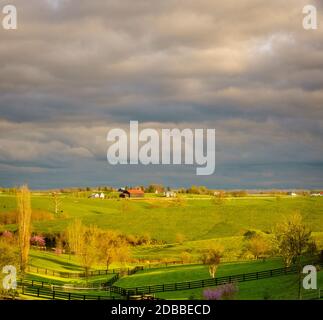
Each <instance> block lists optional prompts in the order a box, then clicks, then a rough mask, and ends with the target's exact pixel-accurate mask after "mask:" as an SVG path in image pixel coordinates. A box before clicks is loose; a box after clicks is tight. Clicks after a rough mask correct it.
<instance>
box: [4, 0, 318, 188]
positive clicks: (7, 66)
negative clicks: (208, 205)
mask: <svg viewBox="0 0 323 320" xmlns="http://www.w3.org/2000/svg"><path fill="white" fill-rule="evenodd" d="M11 2H12V4H15V5H16V6H17V9H18V14H19V16H18V22H19V26H18V28H19V29H18V30H17V31H14V32H11V31H10V32H7V31H4V30H2V29H0V38H1V41H0V165H1V168H2V169H1V168H0V178H1V177H2V179H1V181H3V183H2V184H5V185H10V184H12V183H17V182H16V181H18V180H19V178H17V176H21V177H22V178H24V177H26V180H28V181H30V183H32V184H33V185H34V186H36V187H37V186H39V185H41V186H43V187H44V186H45V185H46V180H47V181H48V185H50V184H51V185H53V184H55V183H56V184H58V185H60V184H64V185H66V184H68V185H73V184H80V183H81V182H82V179H86V181H88V182H89V183H88V184H97V183H98V180H100V172H101V171H102V172H109V175H114V176H115V178H114V181H115V183H116V184H118V183H119V182H120V183H121V181H124V183H125V184H126V181H127V179H130V178H129V172H131V175H132V178H131V179H132V180H133V181H134V183H135V180H136V179H137V180H142V181H147V182H149V181H150V180H151V179H153V178H151V174H152V172H153V173H154V175H153V177H155V179H156V180H158V179H162V180H166V182H169V184H177V185H180V184H181V183H183V184H190V183H196V181H200V182H201V183H205V184H208V185H209V186H212V185H215V184H217V183H218V184H219V185H223V186H239V185H240V186H248V187H250V186H252V185H253V186H255V187H260V186H271V185H275V186H279V184H282V185H293V184H295V185H296V184H297V185H298V186H301V185H302V184H303V186H304V187H306V186H317V185H318V184H319V183H318V177H321V175H320V172H321V171H322V170H321V169H322V163H323V158H322V151H321V150H322V149H323V148H322V147H323V143H322V130H323V129H322V121H323V111H322V110H323V109H322V101H323V76H322V75H323V72H322V71H323V40H322V39H323V29H322V27H321V25H320V27H319V29H318V30H315V31H305V30H303V28H302V23H301V22H302V17H303V16H302V7H303V6H304V5H305V4H307V1H305V0H287V1H284V2H283V3H282V2H281V1H278V0H274V1H270V2H268V1H260V0H242V1H239V2H238V3H237V1H233V0H229V1H225V2H220V1H211V0H201V1H193V0H188V1H175V0H166V1H145V0H139V1H136V2H135V3H134V2H133V1H130V0H129V1H126V0H125V1H116V0H109V1H96V0H94V1H83V0H81V1H73V0H48V1H40V0H30V1H28V3H27V2H26V1H22V0H12V1H11ZM314 2H315V4H316V5H317V8H318V10H319V14H320V16H319V17H321V16H322V12H323V11H322V10H323V6H322V3H321V2H320V1H314ZM129 120H139V121H141V122H142V123H144V124H145V125H146V126H147V125H151V126H152V127H156V128H163V127H164V128H167V127H174V126H177V127H190V128H194V127H197V128H201V127H205V128H206V127H208V128H215V129H216V130H217V146H216V147H217V149H216V150H217V161H218V168H219V171H218V172H219V173H217V175H216V176H215V177H210V178H204V179H201V178H197V177H196V176H195V174H194V170H189V169H188V168H181V169H179V170H178V169H176V170H175V171H174V170H173V169H169V174H167V169H163V168H162V167H159V169H158V168H157V169H156V168H154V169H153V170H151V169H149V168H146V167H145V168H143V167H142V168H138V170H137V173H136V174H135V173H133V171H131V169H128V170H129V172H128V174H126V172H127V170H124V168H119V169H120V170H119V169H118V170H115V168H113V170H111V168H110V169H109V168H108V169H106V167H107V163H106V161H104V159H105V152H106V146H107V145H106V141H105V136H106V133H107V130H108V128H111V127H124V126H127V123H128V121H129ZM251 166H252V167H251ZM308 166H309V167H308ZM93 168H95V169H93ZM243 168H244V169H243ZM284 168H285V169H284ZM306 168H309V169H308V170H307V169H306ZM53 170H54V171H55V170H58V171H59V172H61V175H60V174H59V173H58V174H56V173H55V175H56V176H55V177H53ZM99 170H101V171H99ZM102 172H101V173H102ZM175 172H179V173H180V174H179V175H178V174H175ZM283 172H285V173H286V174H282V173H283ZM102 176H104V174H103V173H102ZM46 177H47V178H48V179H46ZM49 177H50V179H52V180H51V182H50V181H49V180H50V179H49ZM65 177H68V179H69V181H68V182H66V181H64V179H65ZM172 177H176V179H174V178H172ZM118 179H119V180H118ZM73 181H74V182H73ZM81 184H83V183H81Z"/></svg>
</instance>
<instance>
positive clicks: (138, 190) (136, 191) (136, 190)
mask: <svg viewBox="0 0 323 320" xmlns="http://www.w3.org/2000/svg"><path fill="white" fill-rule="evenodd" d="M127 191H128V192H129V193H130V194H144V192H143V191H142V190H140V189H129V190H127Z"/></svg>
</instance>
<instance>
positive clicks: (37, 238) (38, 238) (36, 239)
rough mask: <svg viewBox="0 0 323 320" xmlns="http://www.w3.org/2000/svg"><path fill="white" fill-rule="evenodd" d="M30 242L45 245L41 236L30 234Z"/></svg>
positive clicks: (38, 245)
mask: <svg viewBox="0 0 323 320" xmlns="http://www.w3.org/2000/svg"><path fill="white" fill-rule="evenodd" d="M30 243H31V244H32V245H34V246H37V247H45V245H46V241H45V238H44V237H43V236H38V235H35V236H32V237H31V239H30Z"/></svg>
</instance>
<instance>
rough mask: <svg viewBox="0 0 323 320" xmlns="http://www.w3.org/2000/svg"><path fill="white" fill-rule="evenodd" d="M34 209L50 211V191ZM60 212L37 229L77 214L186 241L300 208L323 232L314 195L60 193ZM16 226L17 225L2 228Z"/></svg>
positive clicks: (231, 232) (320, 203)
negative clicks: (220, 199) (103, 196)
mask: <svg viewBox="0 0 323 320" xmlns="http://www.w3.org/2000/svg"><path fill="white" fill-rule="evenodd" d="M15 207H16V203H15V198H14V197H13V196H5V195H0V214H1V213H3V212H10V211H13V210H15ZM32 207H33V209H35V210H44V211H49V212H51V211H52V204H51V201H50V198H49V196H33V197H32ZM61 208H62V210H63V212H62V217H61V218H58V219H53V220H47V221H36V222H34V223H33V230H34V231H36V232H55V231H63V230H64V229H65V228H66V226H67V225H68V223H69V222H70V221H71V220H72V219H73V218H75V217H78V218H80V219H82V220H83V222H84V223H86V224H95V225H97V226H99V227H100V228H103V229H116V230H119V231H120V232H122V233H125V234H133V235H143V234H149V235H150V236H151V238H154V239H157V240H164V241H166V242H168V243H174V242H175V239H176V235H177V234H178V233H181V234H183V235H184V236H185V238H186V240H187V241H197V240H208V239H216V238H225V237H237V236H238V237H239V236H242V235H243V234H244V233H245V232H246V231H247V230H261V231H263V232H266V233H270V232H271V230H272V228H273V227H274V226H275V225H276V224H277V223H278V222H280V221H281V220H282V217H283V216H284V215H288V214H291V213H293V212H296V211H297V212H300V213H301V214H302V216H303V217H304V221H305V223H307V224H308V225H309V226H310V227H311V228H312V230H313V231H314V232H317V233H318V235H319V236H320V234H319V232H323V199H322V198H310V197H297V198H290V197H282V198H277V199H276V198H273V197H246V198H231V199H226V200H225V202H224V203H222V204H218V203H216V202H215V201H214V200H210V199H191V200H189V199H182V200H180V201H176V200H168V199H163V198H162V199H158V198H156V199H151V200H145V199H144V200H130V201H129V200H99V199H87V198H85V199H82V198H74V197H70V196H64V197H62V207H61ZM4 228H6V229H15V226H14V225H6V226H2V227H1V229H4Z"/></svg>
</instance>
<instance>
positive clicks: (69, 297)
mask: <svg viewBox="0 0 323 320" xmlns="http://www.w3.org/2000/svg"><path fill="white" fill-rule="evenodd" d="M68 300H71V293H70V292H69V293H68Z"/></svg>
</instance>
